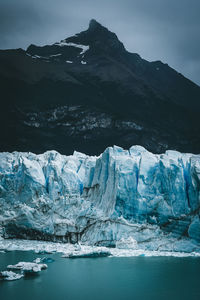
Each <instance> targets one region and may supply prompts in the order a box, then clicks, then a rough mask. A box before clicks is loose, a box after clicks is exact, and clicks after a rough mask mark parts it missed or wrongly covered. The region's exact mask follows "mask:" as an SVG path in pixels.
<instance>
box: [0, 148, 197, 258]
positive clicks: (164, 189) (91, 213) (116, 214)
mask: <svg viewBox="0 0 200 300" xmlns="http://www.w3.org/2000/svg"><path fill="white" fill-rule="evenodd" d="M199 215H200V155H193V154H187V153H180V152H177V151H170V150H168V151H166V152H165V153H164V154H152V153H150V152H149V151H147V150H146V149H145V148H143V147H141V146H132V147H131V148H130V149H129V150H124V149H123V148H121V147H118V146H113V147H109V148H107V149H106V150H105V151H104V152H103V153H102V154H101V155H100V156H98V157H96V156H88V155H85V154H82V153H79V152H76V151H75V152H74V154H73V155H71V156H65V155H61V154H59V153H58V152H56V151H47V152H45V153H44V154H40V155H36V154H33V153H30V152H29V153H22V152H13V153H7V152H5V153H0V235H1V237H2V240H1V243H2V241H6V239H15V238H17V239H29V240H41V241H51V242H62V243H63V242H65V243H70V244H78V243H81V244H82V245H85V247H90V246H94V247H96V246H98V247H110V249H114V248H119V249H121V250H122V251H123V249H132V251H136V252H137V251H141V250H142V251H143V250H144V251H167V252H170V251H175V252H185V253H190V252H200V219H199ZM3 239H4V240H3Z"/></svg>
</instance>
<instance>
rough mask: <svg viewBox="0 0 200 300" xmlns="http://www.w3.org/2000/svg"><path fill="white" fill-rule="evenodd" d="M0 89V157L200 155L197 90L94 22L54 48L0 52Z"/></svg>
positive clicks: (198, 95) (158, 62)
mask: <svg viewBox="0 0 200 300" xmlns="http://www.w3.org/2000/svg"><path fill="white" fill-rule="evenodd" d="M133 39H134V33H133ZM0 87H1V111H0V135H1V143H0V151H13V150H18V151H32V152H35V153H41V152H44V151H46V150H51V149H55V150H57V151H59V152H61V153H63V154H71V153H72V152H73V151H74V150H78V151H81V152H85V153H87V154H99V153H101V152H102V151H103V150H104V149H105V148H106V147H107V146H112V145H113V144H117V145H119V146H122V147H125V148H129V147H130V146H131V145H133V144H140V145H142V146H144V147H146V148H147V149H148V150H149V151H152V152H154V153H161V152H162V151H165V150H166V149H176V150H179V151H182V152H193V153H199V152H200V136H199V130H200V123H199V121H198V117H199V113H200V87H199V86H197V85H196V84H194V83H193V82H191V81H190V80H188V79H186V78H185V77H184V76H182V75H181V74H180V73H178V72H176V71H175V70H173V69H172V68H170V67H169V66H168V65H167V64H163V63H162V62H161V61H155V62H148V61H146V60H144V59H142V58H141V57H140V56H139V55H138V54H135V53H130V52H128V51H127V50H126V49H125V47H124V45H123V44H122V43H121V42H120V41H119V40H118V38H117V36H116V34H115V33H112V32H110V31H109V30H108V29H107V28H105V27H103V26H102V25H101V24H99V23H98V22H97V21H95V20H91V21H90V24H89V28H88V29H87V30H86V31H83V32H81V33H79V34H76V35H74V36H72V37H69V38H66V39H64V40H62V41H61V42H57V43H54V44H52V45H46V46H42V47H39V46H36V45H30V46H29V47H28V48H27V50H26V51H25V50H22V49H15V50H1V51H0Z"/></svg>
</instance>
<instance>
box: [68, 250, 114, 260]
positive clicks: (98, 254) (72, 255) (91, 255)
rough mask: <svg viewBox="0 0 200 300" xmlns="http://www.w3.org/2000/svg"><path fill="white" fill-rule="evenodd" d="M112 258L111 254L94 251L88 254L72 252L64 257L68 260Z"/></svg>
mask: <svg viewBox="0 0 200 300" xmlns="http://www.w3.org/2000/svg"><path fill="white" fill-rule="evenodd" d="M108 256H112V254H111V252H110V251H109V250H108V251H103V250H100V251H98V250H94V251H89V252H82V251H74V252H71V253H69V254H68V255H66V256H65V257H68V258H97V257H108Z"/></svg>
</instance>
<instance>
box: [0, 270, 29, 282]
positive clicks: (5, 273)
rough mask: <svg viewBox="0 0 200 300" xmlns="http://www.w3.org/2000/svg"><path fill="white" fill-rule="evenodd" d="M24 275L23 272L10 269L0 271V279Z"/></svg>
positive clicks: (18, 277)
mask: <svg viewBox="0 0 200 300" xmlns="http://www.w3.org/2000/svg"><path fill="white" fill-rule="evenodd" d="M22 277H24V275H23V274H17V273H15V272H12V271H2V272H0V280H10V281H11V280H18V279H21V278H22Z"/></svg>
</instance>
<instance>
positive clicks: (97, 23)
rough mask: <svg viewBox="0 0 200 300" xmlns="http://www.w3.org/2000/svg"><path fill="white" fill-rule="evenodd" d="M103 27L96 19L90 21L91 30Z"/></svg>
mask: <svg viewBox="0 0 200 300" xmlns="http://www.w3.org/2000/svg"><path fill="white" fill-rule="evenodd" d="M102 27H103V26H102V25H101V24H100V23H99V22H97V21H96V20H95V19H92V20H90V23H89V30H95V29H97V28H102Z"/></svg>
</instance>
